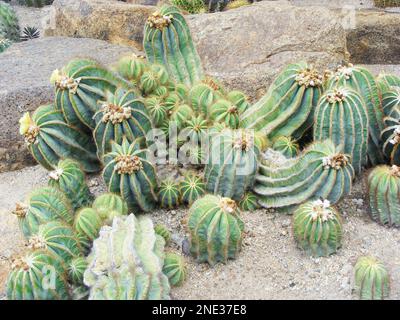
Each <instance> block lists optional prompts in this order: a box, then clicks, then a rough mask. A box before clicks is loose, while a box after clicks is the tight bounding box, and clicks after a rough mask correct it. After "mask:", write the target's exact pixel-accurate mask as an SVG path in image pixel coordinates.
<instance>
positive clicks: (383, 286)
mask: <svg viewBox="0 0 400 320" xmlns="http://www.w3.org/2000/svg"><path fill="white" fill-rule="evenodd" d="M354 271H355V272H354V279H355V281H354V285H355V290H356V294H357V295H358V296H359V297H360V299H361V300H383V299H384V298H387V297H388V296H389V292H390V279H389V274H388V272H387V270H386V268H385V265H384V264H383V263H382V262H380V261H379V260H377V259H376V258H374V257H370V256H366V257H360V258H359V259H358V260H357V263H356V265H355V267H354Z"/></svg>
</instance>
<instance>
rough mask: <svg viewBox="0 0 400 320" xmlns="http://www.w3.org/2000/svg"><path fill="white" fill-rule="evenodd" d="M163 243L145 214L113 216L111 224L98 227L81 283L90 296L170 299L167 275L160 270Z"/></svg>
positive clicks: (126, 298) (124, 298)
mask: <svg viewBox="0 0 400 320" xmlns="http://www.w3.org/2000/svg"><path fill="white" fill-rule="evenodd" d="M164 244H165V241H164V239H163V238H162V237H161V236H159V235H156V234H155V233H154V228H153V224H152V222H151V220H150V219H149V218H148V217H145V216H142V217H139V218H136V217H135V216H134V215H133V214H131V215H129V216H128V217H116V218H115V219H114V221H113V224H112V226H111V227H109V226H104V227H103V228H102V229H101V231H100V237H99V238H98V239H96V240H95V241H94V243H93V249H92V252H91V254H90V255H89V257H88V262H89V266H88V269H87V270H86V271H85V274H84V283H85V285H87V286H88V287H89V288H90V295H89V299H90V300H143V299H146V300H153V299H158V300H161V299H169V291H170V286H169V283H168V278H167V277H166V276H165V275H164V274H163V272H162V267H163V264H164V252H163V251H164ZM99 270H101V273H99Z"/></svg>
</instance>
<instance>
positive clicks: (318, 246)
mask: <svg viewBox="0 0 400 320" xmlns="http://www.w3.org/2000/svg"><path fill="white" fill-rule="evenodd" d="M342 229H343V227H342V220H341V217H340V215H339V213H338V212H337V211H336V209H335V208H333V207H332V206H331V205H330V203H329V201H327V200H324V201H322V200H316V201H308V202H306V203H304V204H302V205H300V206H299V207H298V208H297V209H296V210H295V211H294V214H293V233H294V237H295V239H296V241H297V244H298V246H299V248H300V249H302V250H304V251H305V252H306V253H307V254H310V255H312V256H315V257H326V256H329V255H331V254H333V253H335V252H336V251H337V250H338V249H339V248H340V247H341V245H342V243H341V242H342V234H343V230H342Z"/></svg>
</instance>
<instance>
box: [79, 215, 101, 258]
mask: <svg viewBox="0 0 400 320" xmlns="http://www.w3.org/2000/svg"><path fill="white" fill-rule="evenodd" d="M102 225H103V221H102V219H101V217H100V215H99V213H98V212H97V211H96V210H94V209H92V208H82V209H81V210H79V211H78V212H77V213H76V215H75V220H74V230H75V233H76V236H77V237H78V239H79V243H80V245H81V247H82V248H83V249H84V250H85V251H89V250H90V248H91V247H92V242H93V240H94V239H96V238H97V237H98V236H99V232H100V228H101V227H102Z"/></svg>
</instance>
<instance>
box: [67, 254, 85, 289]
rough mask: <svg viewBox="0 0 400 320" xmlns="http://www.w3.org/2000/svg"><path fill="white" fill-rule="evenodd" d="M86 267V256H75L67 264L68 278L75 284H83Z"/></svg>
mask: <svg viewBox="0 0 400 320" xmlns="http://www.w3.org/2000/svg"><path fill="white" fill-rule="evenodd" d="M87 267H88V263H87V261H86V258H84V257H77V258H74V259H72V260H71V261H70V262H69V264H68V268H67V271H68V279H69V280H70V281H71V282H72V283H73V284H74V285H76V286H82V285H83V274H84V273H85V271H86V269H87Z"/></svg>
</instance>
